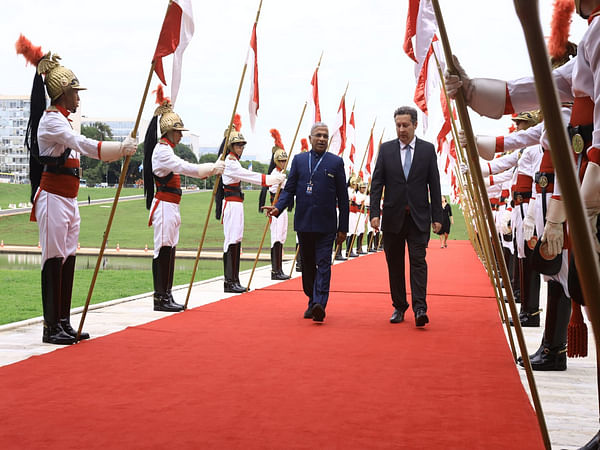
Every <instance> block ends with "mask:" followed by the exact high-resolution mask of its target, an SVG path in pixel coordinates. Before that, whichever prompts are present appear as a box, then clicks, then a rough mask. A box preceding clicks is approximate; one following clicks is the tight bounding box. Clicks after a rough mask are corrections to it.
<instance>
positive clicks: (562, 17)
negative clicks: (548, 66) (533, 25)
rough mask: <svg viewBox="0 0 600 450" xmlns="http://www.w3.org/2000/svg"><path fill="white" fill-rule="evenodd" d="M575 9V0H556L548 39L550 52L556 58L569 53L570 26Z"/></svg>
mask: <svg viewBox="0 0 600 450" xmlns="http://www.w3.org/2000/svg"><path fill="white" fill-rule="evenodd" d="M574 10H575V3H574V2H573V0H554V10H553V12H552V21H551V22H550V38H549V39H548V53H549V54H550V57H551V58H553V59H556V60H559V59H562V58H563V57H564V56H565V53H567V42H568V39H569V28H570V27H571V22H572V20H571V16H572V15H573V11H574Z"/></svg>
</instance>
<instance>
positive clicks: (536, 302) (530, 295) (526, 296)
mask: <svg viewBox="0 0 600 450" xmlns="http://www.w3.org/2000/svg"><path fill="white" fill-rule="evenodd" d="M518 261H519V264H520V266H521V272H520V273H521V280H522V282H521V312H520V314H519V319H520V322H521V326H522V327H539V326H540V274H539V273H538V272H536V271H535V270H533V268H532V267H531V258H530V257H527V250H526V257H525V258H524V259H521V258H519V259H518ZM511 325H512V320H511Z"/></svg>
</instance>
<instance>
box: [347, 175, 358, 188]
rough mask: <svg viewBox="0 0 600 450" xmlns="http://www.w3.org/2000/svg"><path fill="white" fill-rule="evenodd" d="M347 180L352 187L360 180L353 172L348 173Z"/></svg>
mask: <svg viewBox="0 0 600 450" xmlns="http://www.w3.org/2000/svg"><path fill="white" fill-rule="evenodd" d="M348 182H349V183H350V186H352V187H354V186H356V185H357V184H358V183H359V182H360V178H359V177H358V176H357V175H356V174H355V173H352V174H350V179H349V180H348Z"/></svg>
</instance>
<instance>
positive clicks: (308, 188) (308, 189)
mask: <svg viewBox="0 0 600 450" xmlns="http://www.w3.org/2000/svg"><path fill="white" fill-rule="evenodd" d="M324 156H325V155H323V156H321V158H320V159H319V161H318V162H317V164H316V165H315V169H314V170H313V169H312V155H309V157H308V171H309V172H310V178H309V180H308V183H307V184H306V195H312V191H313V182H312V178H313V175H314V174H315V172H316V171H317V169H318V168H319V165H320V164H321V161H323V158H324Z"/></svg>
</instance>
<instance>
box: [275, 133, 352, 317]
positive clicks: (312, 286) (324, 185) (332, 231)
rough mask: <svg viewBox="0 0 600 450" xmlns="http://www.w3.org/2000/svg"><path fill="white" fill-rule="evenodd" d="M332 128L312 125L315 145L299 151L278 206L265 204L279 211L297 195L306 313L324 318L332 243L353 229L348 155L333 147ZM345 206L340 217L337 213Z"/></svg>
mask: <svg viewBox="0 0 600 450" xmlns="http://www.w3.org/2000/svg"><path fill="white" fill-rule="evenodd" d="M328 141H329V130H328V128H327V125H325V124H324V123H322V122H317V123H315V124H314V125H313V126H312V129H311V131H310V143H311V144H312V150H311V151H309V152H304V153H300V154H298V155H296V156H295V157H294V160H293V161H292V169H291V170H290V175H289V177H288V179H287V182H286V185H285V188H284V189H283V190H282V191H281V195H280V197H279V201H278V202H277V204H276V205H275V206H271V207H269V206H265V207H264V209H265V210H267V213H268V214H269V215H270V216H275V217H277V216H278V215H279V214H280V212H281V211H283V210H284V209H285V208H286V207H288V206H290V205H291V204H292V201H293V199H294V196H295V197H296V213H295V215H294V230H295V231H296V232H297V233H298V241H299V244H300V255H301V257H302V288H303V289H304V293H305V294H306V296H307V297H308V309H307V310H306V311H305V313H304V318H305V319H311V318H312V319H313V320H314V321H315V322H322V321H323V319H324V318H325V307H326V306H327V299H328V298H329V282H330V279H331V249H332V247H333V243H334V240H335V241H336V243H337V245H341V244H342V242H344V240H345V239H346V233H347V232H348V214H349V204H348V191H347V190H346V174H345V172H344V161H343V160H342V158H340V157H339V156H336V155H334V154H332V153H328V152H327V145H328ZM336 206H337V207H338V208H339V211H340V214H339V222H338V218H337V213H336Z"/></svg>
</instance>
